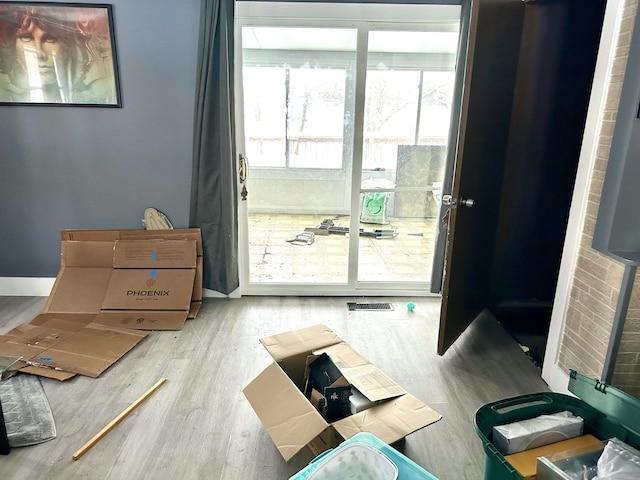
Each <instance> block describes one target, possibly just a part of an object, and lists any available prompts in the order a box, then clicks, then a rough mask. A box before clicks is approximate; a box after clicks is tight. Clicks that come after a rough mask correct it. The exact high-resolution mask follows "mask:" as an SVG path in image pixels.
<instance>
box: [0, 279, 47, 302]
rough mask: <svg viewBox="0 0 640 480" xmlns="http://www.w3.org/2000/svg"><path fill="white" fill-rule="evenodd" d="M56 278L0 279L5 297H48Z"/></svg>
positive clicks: (0, 285)
mask: <svg viewBox="0 0 640 480" xmlns="http://www.w3.org/2000/svg"><path fill="white" fill-rule="evenodd" d="M55 280H56V279H55V278H39V277H0V295H2V296H3V297H48V296H49V294H50V293H51V288H52V287H53V283H54V282H55Z"/></svg>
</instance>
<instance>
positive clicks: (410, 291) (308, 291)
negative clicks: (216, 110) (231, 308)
mask: <svg viewBox="0 0 640 480" xmlns="http://www.w3.org/2000/svg"><path fill="white" fill-rule="evenodd" d="M467 1H468V0H464V1H460V0H440V1H432V0H424V1H422V2H421V3H420V7H422V6H424V5H438V6H442V7H450V6H461V5H462V4H464V3H465V2H467ZM300 3H304V2H300ZM314 3H315V2H314ZM326 3H334V2H326ZM335 3H338V2H335ZM340 3H341V2H340ZM242 4H245V5H251V8H253V9H256V7H258V6H259V5H260V4H262V6H263V7H264V6H269V7H275V6H277V5H278V4H280V5H284V6H286V8H287V9H288V10H289V11H291V8H292V7H293V6H294V5H295V3H287V2H269V1H262V2H259V1H256V2H254V1H244V2H237V3H236V12H237V10H238V6H239V5H242ZM316 5H318V4H316ZM403 5H404V6H409V7H410V5H406V4H403ZM341 6H342V7H343V8H348V9H352V10H353V11H355V12H361V11H362V8H363V7H362V6H361V5H358V4H356V3H353V4H344V3H341ZM395 6H396V5H394V4H393V3H389V4H385V5H382V4H376V5H375V8H381V7H384V8H386V9H390V10H388V11H389V12H390V13H389V14H388V15H386V18H385V20H384V21H380V20H367V21H361V22H354V21H350V22H348V23H347V22H344V21H341V20H340V19H339V18H338V17H336V19H335V20H332V21H331V22H330V23H329V22H328V20H325V22H326V26H331V27H333V28H357V29H358V50H357V51H358V55H363V56H364V59H365V61H364V62H362V61H361V58H358V61H357V65H356V68H357V69H358V68H361V67H360V66H361V65H363V67H362V68H363V70H364V72H365V73H366V56H367V50H366V48H365V49H364V50H363V49H362V48H361V47H362V45H364V46H366V44H367V36H368V32H369V31H370V30H403V29H404V30H415V29H423V28H424V24H420V23H419V22H415V20H414V18H415V17H412V22H408V21H405V20H400V19H399V18H394V17H393V14H392V13H391V12H392V9H393V8H394V7H395ZM304 8H309V4H308V3H307V4H305V7H304ZM257 11H258V12H259V13H258V14H257V15H256V16H257V17H258V18H260V19H264V18H274V20H275V19H276V18H277V23H273V24H274V25H295V26H298V27H305V26H309V27H313V26H319V25H320V23H319V22H318V21H317V20H316V17H313V16H309V17H308V20H307V21H305V17H304V15H299V16H296V15H294V14H290V17H289V18H283V17H282V16H281V15H271V14H270V13H269V11H265V10H264V9H261V8H257ZM463 13H464V12H463V10H461V13H460V14H461V17H460V22H462V15H463ZM307 15H309V14H308V13H307ZM239 16H240V17H242V14H240V15H239ZM326 16H327V14H326V11H324V14H323V15H322V17H323V19H324V17H326ZM394 20H395V21H394ZM399 22H401V23H399ZM251 24H254V25H255V24H258V22H254V21H250V20H249V21H246V20H245V21H242V22H236V23H235V52H234V57H235V58H236V59H240V58H242V35H241V29H242V26H245V25H251ZM354 25H355V27H354ZM420 27H422V28H420ZM461 33H462V32H461V30H460V33H459V37H460V34H461ZM363 42H364V43H363ZM459 42H460V40H459ZM458 54H459V52H458ZM457 61H458V63H460V58H458V60H457ZM234 75H235V84H236V85H242V79H243V71H242V62H234ZM459 76H460V75H456V83H458V81H459V79H458V77H459ZM365 80H366V75H362V71H358V74H357V75H356V84H357V83H358V82H363V83H364V82H365ZM356 89H357V87H356ZM362 92H364V88H363V87H362ZM359 97H361V98H360V99H359ZM459 101H460V97H459V96H456V94H455V92H454V97H453V98H452V102H453V107H452V113H455V111H456V107H457V106H458V105H457V104H458V103H459ZM359 102H360V103H361V105H360V104H359ZM355 108H356V111H357V110H358V108H361V109H362V110H363V109H364V95H356V106H355ZM235 116H236V119H237V120H236V136H237V145H238V152H245V151H246V150H245V147H244V136H245V135H244V134H245V132H244V122H243V117H244V104H243V96H242V89H241V88H240V89H236V102H235ZM452 118H453V116H452ZM456 122H457V119H455V118H454V119H453V121H452V125H455V124H456ZM357 128H358V126H357V124H356V132H354V139H353V140H354V145H353V150H354V155H353V157H354V160H353V162H352V165H351V169H352V172H351V173H349V172H346V175H347V176H349V175H351V185H350V188H351V194H350V205H351V214H350V222H351V223H350V227H349V229H350V231H357V230H358V227H359V215H356V214H354V212H357V209H354V206H356V205H359V200H360V183H361V174H362V168H361V166H362V156H361V155H360V156H358V155H357V153H356V152H357V151H360V152H361V151H362V131H360V134H358V132H357ZM360 130H362V129H360ZM451 138H452V137H451V134H450V135H449V140H451ZM248 161H249V164H250V161H251V159H248ZM249 170H250V168H249ZM452 171H453V167H452V166H451V172H452ZM451 172H448V171H446V172H445V177H447V176H450V175H451ZM250 176H251V173H250V172H249V174H248V177H249V178H250ZM446 182H447V179H446V178H445V183H446ZM242 187H243V185H242V184H241V185H239V188H238V192H241V191H242ZM250 195H251V193H250V192H249V196H250ZM238 218H239V232H238V242H239V248H238V252H239V256H238V257H239V258H238V266H239V272H240V289H239V290H240V295H274V294H278V295H298V296H315V295H331V296H357V295H370V296H415V297H426V296H439V295H440V294H439V292H435V293H434V292H432V291H431V288H430V281H424V282H415V281H412V282H372V281H358V279H357V270H358V251H359V250H358V246H359V236H358V235H350V237H349V252H350V254H349V264H348V279H347V283H335V284H333V283H321V284H314V283H309V284H304V283H300V284H297V283H276V282H273V283H251V282H249V268H250V261H249V232H248V205H247V201H245V200H243V199H242V198H239V201H238ZM435 261H439V262H442V261H444V255H441V256H439V257H434V262H435Z"/></svg>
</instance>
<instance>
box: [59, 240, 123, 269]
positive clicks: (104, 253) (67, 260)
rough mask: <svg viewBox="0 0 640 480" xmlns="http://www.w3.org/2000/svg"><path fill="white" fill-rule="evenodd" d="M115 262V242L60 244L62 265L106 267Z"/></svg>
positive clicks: (68, 242)
mask: <svg viewBox="0 0 640 480" xmlns="http://www.w3.org/2000/svg"><path fill="white" fill-rule="evenodd" d="M112 264H113V244H111V243H109V242H74V241H64V242H62V243H61V244H60V265H64V266H66V267H106V268H111V267H112Z"/></svg>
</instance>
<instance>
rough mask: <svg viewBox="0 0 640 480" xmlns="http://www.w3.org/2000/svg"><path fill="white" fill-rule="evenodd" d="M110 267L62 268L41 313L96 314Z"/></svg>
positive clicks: (107, 280) (107, 283)
mask: <svg viewBox="0 0 640 480" xmlns="http://www.w3.org/2000/svg"><path fill="white" fill-rule="evenodd" d="M111 272H112V269H111V267H84V268H82V267H75V268H74V267H63V268H61V269H60V272H59V273H58V276H57V277H56V281H55V283H54V284H53V288H52V290H51V294H50V295H49V298H48V300H47V303H46V305H45V307H44V310H43V313H94V314H95V313H97V312H99V311H100V306H101V305H102V299H103V298H104V292H105V290H106V289H107V285H109V280H110V279H111Z"/></svg>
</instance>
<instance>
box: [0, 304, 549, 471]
mask: <svg viewBox="0 0 640 480" xmlns="http://www.w3.org/2000/svg"><path fill="white" fill-rule="evenodd" d="M367 300H369V301H375V302H387V301H388V302H391V303H393V305H394V307H395V309H394V310H393V311H385V312H371V311H356V312H349V311H348V310H347V306H346V302H348V301H358V302H362V301H367ZM44 302H45V298H38V297H0V333H5V332H7V331H8V330H10V329H11V328H13V327H15V326H16V325H19V324H21V323H24V322H27V321H30V320H31V319H32V318H33V317H35V315H37V314H38V313H40V311H41V310H42V308H43V306H44ZM406 302H407V300H406V299H402V298H375V299H362V298H358V299H353V298H346V297H344V298H343V297H341V298H330V297H319V298H316V297H311V298H309V297H307V298H299V297H243V298H241V299H213V298H209V299H206V300H205V302H204V305H203V308H202V310H201V311H200V313H199V315H198V318H196V319H194V320H190V321H188V322H187V324H186V325H185V327H184V328H183V329H182V330H180V331H176V332H152V334H151V335H150V336H149V337H147V338H146V339H145V340H144V341H143V342H142V343H141V344H140V345H138V346H137V347H136V348H134V349H133V350H131V351H130V352H129V353H128V354H127V355H125V356H124V357H123V358H122V359H120V360H119V361H118V362H117V363H116V364H114V365H113V366H112V367H111V368H109V369H108V370H107V371H106V372H105V373H104V374H103V375H102V376H101V377H100V378H97V379H93V378H88V377H82V376H77V377H75V378H73V379H71V380H69V381H67V382H59V381H56V380H49V379H42V384H43V386H44V388H45V391H46V393H47V397H48V399H49V403H50V405H51V409H52V411H53V415H54V418H55V421H56V427H57V433H58V435H57V438H56V439H54V440H52V441H50V442H47V443H44V444H41V445H37V446H31V447H22V448H15V449H12V451H11V454H10V455H8V456H0V479H2V480H5V479H6V480H9V479H11V480H44V479H53V480H58V479H65V480H66V479H73V480H77V479H91V480H99V479H109V480H137V479H163V480H164V479H167V480H173V479H179V480H200V479H228V480H239V479H242V480H250V479H260V480H271V479H273V480H276V479H278V480H286V479H288V478H289V477H290V476H292V475H294V474H295V473H296V472H298V471H300V470H301V469H302V468H304V467H305V466H306V465H307V464H308V462H309V461H310V460H311V459H312V455H311V453H310V452H309V451H308V450H306V449H305V450H304V451H303V452H301V453H299V454H298V455H297V456H296V457H294V458H293V459H292V460H291V461H290V462H289V463H285V462H284V461H283V460H282V458H281V457H280V455H279V453H278V451H277V450H276V448H275V447H274V446H273V444H272V443H271V440H270V438H269V436H268V435H267V433H266V432H265V430H264V429H263V428H262V425H261V424H260V422H259V420H258V418H257V417H256V415H255V414H254V412H253V410H252V409H251V407H250V406H249V404H248V402H247V401H246V400H245V398H244V396H243V394H242V389H243V388H244V386H246V385H247V383H249V382H250V381H251V380H252V379H253V378H254V377H255V376H256V375H257V374H258V373H259V372H261V371H262V370H263V369H264V368H265V367H267V366H268V365H269V363H270V362H271V358H270V357H269V355H268V353H267V352H266V351H265V350H264V348H263V347H262V346H261V344H260V343H259V341H258V339H259V338H261V337H263V336H268V335H272V334H275V333H280V332H283V331H287V330H292V329H297V328H301V327H305V326H310V325H314V324H319V323H322V324H325V325H327V326H329V327H330V328H331V329H333V330H334V331H335V332H336V333H337V334H338V335H339V336H341V337H342V338H343V339H344V340H346V341H347V342H348V343H349V344H351V345H352V346H353V347H354V348H355V349H356V350H358V351H359V352H360V353H361V354H362V355H363V356H364V357H366V358H368V359H369V360H370V361H371V362H372V363H373V364H375V365H377V366H378V367H380V368H381V369H382V370H384V371H385V372H386V373H388V374H389V376H391V378H393V379H394V380H396V381H397V382H398V383H400V384H401V385H402V386H403V387H404V388H405V389H406V390H408V391H409V392H410V393H412V394H413V395H415V396H417V397H418V398H420V399H421V400H422V401H424V402H425V403H427V404H428V405H429V406H431V407H432V408H433V409H435V410H436V411H438V412H439V413H440V414H441V415H442V416H443V418H442V420H440V421H439V422H437V423H435V424H433V425H430V426H428V427H426V428H424V429H422V430H420V431H418V432H415V433H413V434H411V435H409V436H408V437H407V439H406V441H405V442H404V454H405V455H406V456H407V457H409V458H411V459H412V460H413V461H415V462H416V463H418V464H419V465H421V466H422V467H424V468H425V469H427V470H428V471H429V472H431V473H432V474H433V475H435V476H436V477H438V478H439V479H440V480H463V479H470V480H478V479H482V478H483V469H484V461H485V454H484V451H483V449H482V445H481V442H480V440H479V438H478V436H477V434H476V433H475V431H474V427H473V416H474V412H475V410H476V409H477V408H478V407H480V406H482V405H483V404H486V403H488V402H490V401H493V400H497V399H500V398H505V397H510V396H517V395H521V394H524V393H529V392H535V391H543V390H547V386H546V384H545V383H544V382H543V381H542V379H541V378H540V372H539V370H538V369H537V368H536V367H535V366H534V365H533V363H532V362H531V361H530V360H529V359H528V358H527V357H526V355H525V354H524V353H523V352H522V350H521V349H520V347H519V346H518V344H517V343H516V342H515V341H514V340H513V339H512V338H511V337H510V336H509V335H508V334H507V333H506V332H505V331H504V330H503V329H502V327H501V326H500V325H499V324H498V323H497V322H496V321H495V320H493V319H491V318H484V317H480V318H478V319H476V321H475V322H474V323H473V324H472V325H471V327H470V328H469V329H468V330H467V331H466V332H465V333H464V334H463V335H462V337H461V338H460V339H459V340H458V342H457V343H456V344H455V345H454V346H453V347H452V348H451V349H450V350H449V351H448V352H447V354H446V355H444V356H442V357H439V356H437V355H436V354H435V351H436V341H437V334H438V316H439V309H440V300H439V299H438V298H424V299H419V300H416V301H414V303H415V304H416V307H415V310H414V311H413V312H409V311H408V310H407V309H406V307H405V305H406ZM160 378H166V379H167V383H166V384H165V385H164V386H163V387H162V388H160V389H159V390H158V391H157V392H156V393H155V394H154V395H153V396H152V397H150V398H149V399H148V400H147V401H146V402H145V403H143V404H142V405H141V406H140V407H139V408H138V409H137V410H135V411H134V412H133V413H132V414H131V415H130V416H129V417H127V418H126V419H125V420H124V421H123V422H122V423H120V424H119V425H118V426H116V427H115V429H114V430H112V431H111V432H110V433H109V434H107V435H106V436H105V437H104V438H103V439H102V440H101V441H100V442H98V444H96V446H94V447H93V448H92V449H91V450H89V452H88V453H86V454H85V455H84V456H83V457H81V458H80V459H79V460H77V461H74V460H72V458H71V457H72V455H73V453H74V452H75V451H77V450H78V449H79V448H80V447H81V446H82V445H83V444H84V443H85V442H87V441H88V440H89V439H90V438H91V437H92V436H93V435H95V434H96V433H97V432H98V431H100V430H101V429H102V428H103V427H104V426H105V425H107V424H108V423H109V422H110V421H111V420H112V419H114V418H115V417H116V416H117V415H118V414H119V413H120V412H122V411H123V410H124V409H125V408H127V407H128V406H129V405H130V404H131V403H132V402H134V401H135V400H136V399H137V398H138V397H139V396H140V395H142V394H143V393H144V392H145V391H146V390H147V389H148V388H150V387H151V386H152V385H153V384H155V383H156V382H157V381H158V380H159V379H160ZM487 480H490V479H487Z"/></svg>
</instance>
